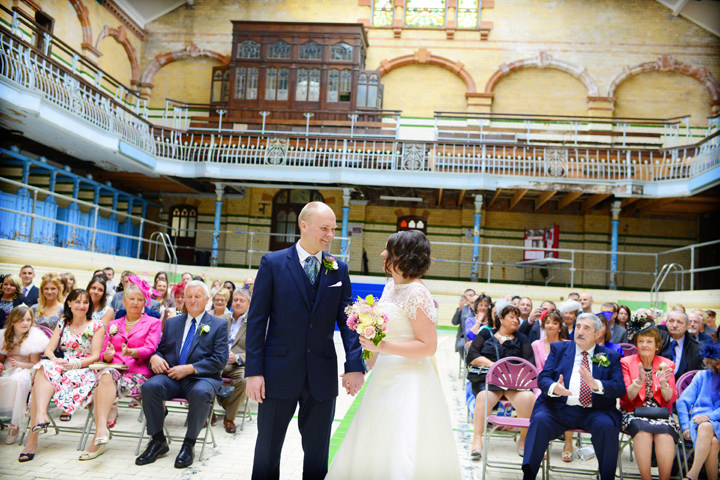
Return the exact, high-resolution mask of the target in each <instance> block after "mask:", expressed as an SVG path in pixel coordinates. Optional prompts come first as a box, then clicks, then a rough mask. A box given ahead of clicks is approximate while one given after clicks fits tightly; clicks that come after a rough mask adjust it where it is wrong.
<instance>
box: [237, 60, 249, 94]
mask: <svg viewBox="0 0 720 480" xmlns="http://www.w3.org/2000/svg"><path fill="white" fill-rule="evenodd" d="M246 75H247V68H245V67H237V68H236V69H235V98H238V99H244V98H245V85H246Z"/></svg>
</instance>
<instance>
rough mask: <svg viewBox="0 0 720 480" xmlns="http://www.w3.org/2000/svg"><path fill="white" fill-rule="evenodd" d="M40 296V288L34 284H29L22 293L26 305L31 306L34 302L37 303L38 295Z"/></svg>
mask: <svg viewBox="0 0 720 480" xmlns="http://www.w3.org/2000/svg"><path fill="white" fill-rule="evenodd" d="M39 296H40V289H39V288H38V287H36V286H35V285H31V286H30V288H29V289H28V292H27V294H25V295H24V297H25V305H27V306H28V307H32V306H33V305H35V304H36V303H38V297H39Z"/></svg>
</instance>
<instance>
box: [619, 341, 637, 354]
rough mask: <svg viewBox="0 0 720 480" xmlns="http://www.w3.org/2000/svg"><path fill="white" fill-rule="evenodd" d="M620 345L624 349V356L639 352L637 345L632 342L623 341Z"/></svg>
mask: <svg viewBox="0 0 720 480" xmlns="http://www.w3.org/2000/svg"><path fill="white" fill-rule="evenodd" d="M620 346H621V347H622V349H623V356H625V357H629V356H630V355H635V354H636V353H637V347H636V346H635V345H633V344H632V343H621V344H620Z"/></svg>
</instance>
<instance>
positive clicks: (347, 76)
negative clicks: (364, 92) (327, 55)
mask: <svg viewBox="0 0 720 480" xmlns="http://www.w3.org/2000/svg"><path fill="white" fill-rule="evenodd" d="M351 92H352V72H351V71H350V70H349V69H341V70H338V69H335V68H331V69H330V70H329V71H328V96H327V101H328V102H349V101H350V94H351Z"/></svg>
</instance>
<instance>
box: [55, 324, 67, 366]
mask: <svg viewBox="0 0 720 480" xmlns="http://www.w3.org/2000/svg"><path fill="white" fill-rule="evenodd" d="M64 332H65V322H63V326H62V329H61V330H60V336H59V337H58V344H57V347H55V350H53V355H55V358H65V352H64V351H63V349H62V347H60V345H61V344H62V336H63V333H64Z"/></svg>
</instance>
